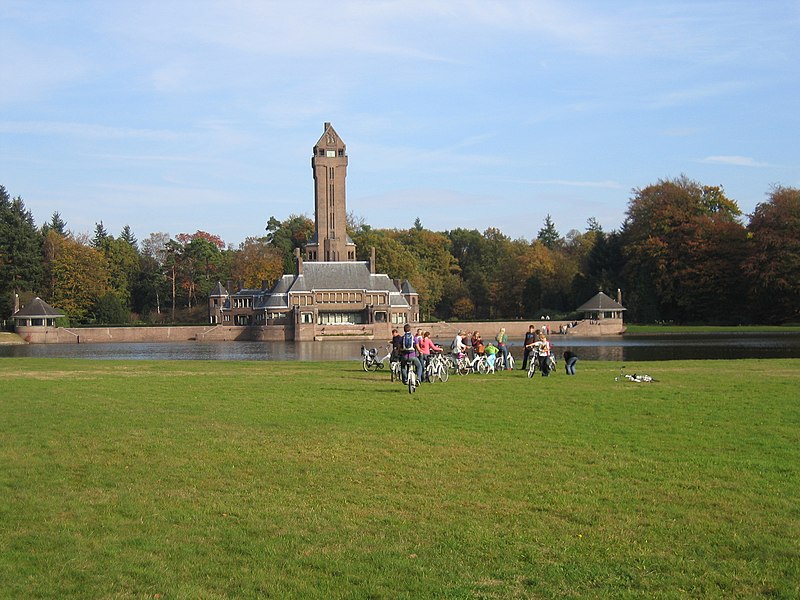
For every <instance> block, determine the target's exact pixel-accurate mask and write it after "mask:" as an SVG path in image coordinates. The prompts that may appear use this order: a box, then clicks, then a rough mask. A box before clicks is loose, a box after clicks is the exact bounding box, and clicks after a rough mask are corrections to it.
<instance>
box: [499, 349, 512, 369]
mask: <svg viewBox="0 0 800 600" xmlns="http://www.w3.org/2000/svg"><path fill="white" fill-rule="evenodd" d="M514 363H515V361H514V357H513V356H512V355H511V352H509V353H508V364H506V361H505V359H504V358H503V355H502V353H500V352H498V353H497V358H496V359H495V361H494V370H495V371H502V370H504V369H513V368H514Z"/></svg>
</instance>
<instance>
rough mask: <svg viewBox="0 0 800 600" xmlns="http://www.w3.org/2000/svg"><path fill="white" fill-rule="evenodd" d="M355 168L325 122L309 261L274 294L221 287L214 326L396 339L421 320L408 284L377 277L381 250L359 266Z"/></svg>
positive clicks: (298, 261) (314, 163) (270, 333)
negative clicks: (350, 186) (350, 225)
mask: <svg viewBox="0 0 800 600" xmlns="http://www.w3.org/2000/svg"><path fill="white" fill-rule="evenodd" d="M347 164H348V158H347V152H346V146H345V144H344V142H342V140H341V138H340V137H339V135H338V134H337V133H336V131H335V130H334V129H333V127H331V124H330V123H325V128H324V131H323V134H322V137H320V138H319V140H318V141H317V143H316V144H315V145H314V149H313V155H312V158H311V168H312V170H313V173H314V227H315V232H314V236H313V237H312V238H311V240H310V241H309V243H308V244H307V245H306V247H305V257H306V258H305V260H304V259H303V256H302V253H301V252H300V251H299V250H298V251H296V253H295V269H296V270H295V273H293V274H291V275H284V276H283V277H281V279H279V280H278V282H277V283H276V284H275V285H274V286H273V287H272V288H269V289H267V288H266V287H265V286H264V287H262V288H261V289H246V288H243V287H242V286H234V285H233V283H232V282H228V283H227V285H226V286H223V285H222V283H217V286H216V287H215V288H214V290H213V291H212V292H211V295H210V296H209V313H210V320H211V323H212V324H221V325H252V326H259V327H263V328H264V329H265V331H264V334H265V335H264V336H263V337H265V338H271V339H279V338H280V339H290V340H291V339H294V340H313V339H323V338H326V337H327V338H339V339H342V336H349V337H363V338H372V337H381V338H385V339H388V338H389V337H390V333H391V329H392V328H393V327H399V326H402V325H403V324H405V323H407V322H412V321H419V295H418V294H417V292H416V290H415V289H414V288H413V287H412V286H411V284H410V283H409V282H408V281H397V280H392V279H391V278H389V276H388V275H385V274H381V273H377V272H376V260H375V250H374V249H372V251H371V255H370V259H369V260H367V261H357V260H356V245H355V243H354V242H353V240H352V239H350V237H349V236H348V235H347V210H346V203H345V195H346V187H345V178H346V176H347Z"/></svg>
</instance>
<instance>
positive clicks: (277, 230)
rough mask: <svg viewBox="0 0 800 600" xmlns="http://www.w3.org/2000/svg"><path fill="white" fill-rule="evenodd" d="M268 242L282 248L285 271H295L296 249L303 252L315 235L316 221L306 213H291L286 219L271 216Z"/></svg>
mask: <svg viewBox="0 0 800 600" xmlns="http://www.w3.org/2000/svg"><path fill="white" fill-rule="evenodd" d="M266 231H267V235H266V239H267V243H268V244H270V245H271V246H274V247H275V248H277V249H278V250H280V252H281V255H282V256H283V265H284V266H283V270H284V273H293V272H294V268H295V266H294V251H295V249H296V248H299V249H300V252H301V253H302V252H303V251H304V250H305V247H306V244H307V243H308V242H309V241H310V240H311V238H312V237H313V235H314V221H312V220H311V219H309V218H308V217H306V216H305V215H289V217H288V218H287V219H286V220H284V221H278V220H277V219H276V218H275V217H270V218H269V221H267V227H266Z"/></svg>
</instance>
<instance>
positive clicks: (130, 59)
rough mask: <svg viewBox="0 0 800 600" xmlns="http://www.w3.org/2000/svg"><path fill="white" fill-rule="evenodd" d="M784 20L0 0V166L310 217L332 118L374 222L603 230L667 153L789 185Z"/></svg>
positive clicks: (36, 186) (734, 179) (66, 205)
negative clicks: (318, 148) (547, 223)
mask: <svg viewBox="0 0 800 600" xmlns="http://www.w3.org/2000/svg"><path fill="white" fill-rule="evenodd" d="M798 39H800V1H798V0H760V1H758V2H754V1H752V0H744V1H740V2H735V1H725V0H719V1H702V0H690V1H673V2H671V1H669V0H662V1H658V2H656V1H652V2H645V1H641V0H609V1H603V2H597V1H576V0H554V1H549V0H521V1H512V0H507V1H506V0H493V1H488V0H487V1H478V0H473V1H470V0H464V1H454V0H453V1H451V0H441V1H437V0H420V1H417V0H401V1H382V0H373V1H366V0H364V1H350V0H338V1H337V2H330V1H316V0H305V1H304V0H299V1H293V2H289V1H280V2H278V1H274V2H273V1H268V0H261V1H248V0H239V1H237V0H225V1H218V2H214V1H203V0H192V1H179V0H157V1H155V2H149V1H141V0H137V1H136V2H131V1H126V0H102V1H97V2H93V1H81V0H71V1H70V2H63V1H61V0H57V1H50V0H36V1H15V0H0V90H2V91H1V92H0V185H3V186H5V187H6V189H7V191H8V193H9V194H11V196H13V197H17V196H20V197H22V199H23V200H24V202H25V206H26V207H27V208H28V209H29V210H30V211H31V212H32V214H33V216H34V219H35V221H36V225H37V226H40V225H42V224H44V223H46V222H47V221H49V220H50V217H51V215H52V214H53V213H54V212H56V211H57V212H58V213H60V215H61V217H62V219H63V220H64V221H66V223H67V228H68V229H69V230H71V231H72V232H74V233H76V234H80V233H88V234H90V235H91V234H92V233H93V232H94V229H95V224H96V223H99V222H102V223H103V225H104V227H105V228H106V230H107V231H108V232H109V233H110V234H112V235H115V236H116V235H119V233H120V232H121V231H122V228H123V227H124V226H125V225H128V226H129V227H130V228H131V230H132V231H133V233H134V235H135V236H136V237H137V238H138V239H139V240H143V239H145V238H146V237H147V236H148V235H149V234H150V233H155V232H165V233H169V234H170V235H172V236H173V237H174V236H176V235H177V234H179V233H194V232H195V231H198V230H202V231H207V232H209V233H213V234H215V235H218V236H220V237H221V238H222V239H223V240H224V241H225V242H226V243H228V244H229V245H232V246H234V247H235V246H238V244H239V243H241V242H242V241H244V240H245V238H248V237H259V236H262V235H264V233H265V232H264V228H265V225H266V222H267V220H268V219H269V218H270V217H272V216H274V217H276V218H277V219H279V220H284V219H286V218H287V217H289V216H290V215H295V214H304V215H307V216H309V217H312V218H313V210H314V197H313V179H312V173H311V153H312V148H313V146H314V144H315V143H316V142H317V140H318V139H319V138H320V137H321V135H322V133H323V124H324V123H325V122H330V123H331V124H332V125H333V127H334V129H336V131H337V132H338V133H339V135H340V137H341V138H342V140H343V141H344V143H345V144H346V145H347V154H348V157H349V165H348V172H347V210H348V211H349V212H351V213H353V215H355V216H356V217H357V218H359V219H362V220H363V221H364V222H365V223H367V224H369V225H371V226H372V227H376V228H397V229H407V228H409V227H411V226H413V224H414V222H415V220H416V219H417V218H418V219H419V220H420V222H421V223H422V225H423V227H425V228H426V229H430V230H433V231H446V230H452V229H456V228H466V229H477V230H479V231H481V232H483V231H485V230H486V229H487V228H490V227H494V228H498V229H500V231H502V232H503V233H504V234H505V235H507V236H509V237H511V238H513V239H518V238H524V239H528V240H532V239H534V238H535V237H536V235H537V233H538V231H539V229H541V227H542V224H543V222H544V220H545V217H546V216H547V215H548V214H549V215H551V218H552V220H553V222H554V223H555V226H556V228H557V229H558V231H559V232H560V233H561V234H562V235H565V234H567V233H568V232H569V231H570V230H573V229H574V230H579V231H583V230H585V229H586V228H587V220H588V219H590V218H594V219H595V220H596V221H597V222H598V223H599V224H600V225H601V226H602V227H603V229H604V230H606V231H611V230H613V229H618V228H619V227H620V226H621V224H622V222H623V221H624V219H625V212H626V210H627V206H628V202H629V200H630V198H631V197H632V195H633V194H634V193H635V190H636V189H640V188H644V187H646V186H648V185H651V184H655V183H658V181H660V180H666V179H673V178H676V177H680V176H681V175H685V176H686V177H688V178H689V179H692V180H694V181H697V182H699V183H701V184H702V185H721V186H722V187H723V188H724V190H725V193H726V195H727V196H728V197H729V198H731V199H732V200H735V201H736V202H737V203H738V204H739V207H740V208H741V209H742V211H743V213H745V215H747V214H749V213H751V212H752V211H753V209H754V208H755V206H756V205H757V204H758V203H760V202H764V201H765V200H766V199H767V197H768V194H769V193H770V191H771V190H772V189H773V186H775V185H783V186H788V187H800V136H798V134H799V133H800V60H799V59H798V53H797V48H798V42H797V40H798ZM745 220H746V217H745Z"/></svg>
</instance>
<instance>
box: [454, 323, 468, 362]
mask: <svg viewBox="0 0 800 600" xmlns="http://www.w3.org/2000/svg"><path fill="white" fill-rule="evenodd" d="M466 350H467V345H466V344H465V343H464V332H463V331H461V330H459V331H458V333H457V334H456V337H455V339H454V340H453V356H455V357H456V358H461V355H463V354H464V352H466Z"/></svg>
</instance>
